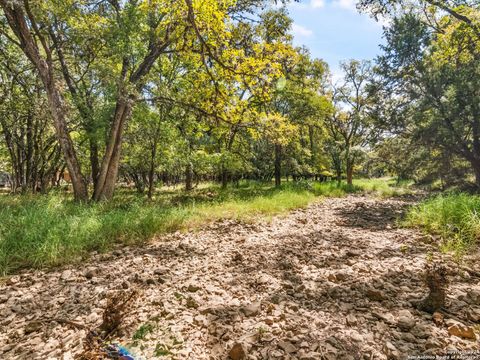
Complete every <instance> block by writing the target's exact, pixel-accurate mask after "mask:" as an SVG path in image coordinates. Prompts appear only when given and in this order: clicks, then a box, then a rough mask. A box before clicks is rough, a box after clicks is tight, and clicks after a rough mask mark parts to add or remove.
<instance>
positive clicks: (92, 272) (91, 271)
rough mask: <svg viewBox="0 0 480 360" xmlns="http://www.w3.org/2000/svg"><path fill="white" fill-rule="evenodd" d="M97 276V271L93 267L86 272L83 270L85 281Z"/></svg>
mask: <svg viewBox="0 0 480 360" xmlns="http://www.w3.org/2000/svg"><path fill="white" fill-rule="evenodd" d="M97 274H98V269H97V268H94V267H89V268H87V270H85V273H84V274H83V275H84V276H85V277H86V278H87V279H91V278H93V277H94V276H96V275H97Z"/></svg>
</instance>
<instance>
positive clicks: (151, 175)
mask: <svg viewBox="0 0 480 360" xmlns="http://www.w3.org/2000/svg"><path fill="white" fill-rule="evenodd" d="M156 157H157V142H156V141H154V142H153V144H152V153H151V157H150V169H149V171H148V198H149V199H152V197H153V190H154V185H155V181H154V180H155V159H156Z"/></svg>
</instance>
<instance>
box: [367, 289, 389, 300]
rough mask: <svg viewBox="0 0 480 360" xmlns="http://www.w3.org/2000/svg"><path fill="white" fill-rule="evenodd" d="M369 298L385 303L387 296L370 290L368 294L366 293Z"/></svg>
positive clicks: (378, 291)
mask: <svg viewBox="0 0 480 360" xmlns="http://www.w3.org/2000/svg"><path fill="white" fill-rule="evenodd" d="M365 295H366V296H367V298H369V299H370V300H372V301H383V300H385V294H384V293H383V292H382V291H380V290H376V289H368V290H367V292H366V293H365Z"/></svg>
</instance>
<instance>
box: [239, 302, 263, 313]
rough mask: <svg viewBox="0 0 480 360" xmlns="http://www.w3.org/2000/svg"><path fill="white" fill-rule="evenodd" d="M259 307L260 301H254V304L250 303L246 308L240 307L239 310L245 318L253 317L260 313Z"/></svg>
mask: <svg viewBox="0 0 480 360" xmlns="http://www.w3.org/2000/svg"><path fill="white" fill-rule="evenodd" d="M260 307H261V303H260V301H256V302H254V303H251V304H249V305H247V306H244V307H242V309H241V310H242V312H243V313H244V314H245V316H255V315H257V314H258V313H259V312H260Z"/></svg>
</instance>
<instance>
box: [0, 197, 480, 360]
mask: <svg viewBox="0 0 480 360" xmlns="http://www.w3.org/2000/svg"><path fill="white" fill-rule="evenodd" d="M408 205H409V201H408V200H405V199H404V200H400V199H394V200H385V199H382V200H380V199H374V198H367V197H360V196H349V197H346V198H342V199H327V200H324V201H323V202H318V203H316V204H313V205H311V206H310V207H308V208H307V209H303V210H298V211H294V212H292V213H291V214H290V215H288V216H285V217H279V218H276V219H273V221H271V222H269V223H267V222H259V223H256V224H241V223H236V222H232V221H225V222H222V223H215V224H212V225H211V226H209V227H208V228H207V229H204V230H202V231H199V232H195V233H187V234H180V233H177V234H172V235H170V236H166V237H162V238H159V239H156V241H155V242H153V243H152V244H150V245H148V246H143V247H141V248H122V249H119V250H116V251H113V252H112V253H109V254H98V255H94V256H93V257H92V258H91V259H90V260H88V262H86V263H84V264H83V265H82V266H78V265H77V266H71V267H69V268H63V269H59V270H56V271H52V272H42V271H35V272H25V273H22V274H20V275H16V276H14V277H11V278H9V279H7V280H6V281H5V282H4V283H3V284H0V358H1V359H72V358H74V357H75V356H76V355H78V354H80V353H81V352H82V347H83V344H84V342H85V336H86V334H87V333H88V332H89V329H95V328H96V327H97V326H98V325H99V324H100V323H101V322H102V313H103V311H104V308H105V306H106V301H107V300H106V299H107V297H108V296H109V294H111V293H113V292H119V293H120V292H129V291H131V290H132V289H138V291H139V296H138V297H137V298H136V299H135V300H134V301H133V302H132V303H131V305H130V306H129V308H128V313H127V317H126V318H125V319H124V320H123V321H122V324H121V327H120V331H119V332H118V333H117V335H116V337H115V339H114V341H116V342H118V343H119V344H122V345H125V346H128V347H129V349H130V350H131V351H132V352H133V353H134V354H135V355H136V357H138V358H139V359H155V358H160V359H192V360H200V359H227V358H228V356H230V357H231V358H232V359H234V360H236V359H242V358H245V359H304V360H306V359H390V358H392V359H396V358H399V359H402V358H407V357H408V356H409V355H421V354H423V355H427V354H443V353H446V352H448V351H453V350H458V351H460V350H461V351H465V350H468V349H470V350H473V351H475V350H476V349H479V348H480V342H479V340H476V339H469V337H470V338H475V337H476V334H475V333H474V331H477V330H478V323H479V320H480V278H478V277H477V275H476V274H475V272H474V271H470V272H468V271H465V270H461V271H459V270H458V266H456V265H455V264H454V263H453V262H452V261H451V260H450V259H448V258H445V259H444V261H445V262H446V263H447V269H448V271H449V280H450V282H451V284H450V287H449V291H448V311H449V312H450V314H447V315H445V316H444V318H443V315H441V314H436V315H435V317H432V315H431V314H428V313H424V312H421V311H418V310H417V309H416V308H415V306H414V304H415V303H416V301H417V300H418V299H421V298H422V297H423V296H424V295H425V294H426V292H427V290H426V288H425V285H424V281H423V273H424V271H423V270H424V266H425V263H426V261H430V260H437V259H439V258H440V257H441V255H440V254H438V253H436V252H434V251H433V247H432V246H431V245H429V243H428V242H429V240H430V239H429V238H426V237H422V236H421V235H420V234H418V233H416V232H414V231H412V230H408V229H400V228H397V227H396V225H395V224H396V221H395V220H396V219H397V218H398V217H399V216H401V214H402V212H403V211H404V209H405V207H406V206H408ZM477 263H478V262H477ZM469 269H471V270H475V269H474V268H473V267H470V268H469ZM467 270H468V268H467ZM477 271H478V269H477ZM69 321H72V322H75V323H76V324H80V325H81V326H76V325H72V324H71V323H69ZM82 327H84V328H82ZM473 358H480V355H478V357H473Z"/></svg>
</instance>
